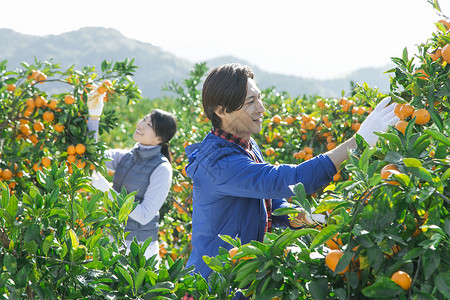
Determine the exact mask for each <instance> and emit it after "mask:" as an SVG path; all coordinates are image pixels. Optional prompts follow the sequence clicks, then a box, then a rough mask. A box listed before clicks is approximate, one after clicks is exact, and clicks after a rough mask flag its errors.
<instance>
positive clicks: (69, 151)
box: [67, 145, 76, 154]
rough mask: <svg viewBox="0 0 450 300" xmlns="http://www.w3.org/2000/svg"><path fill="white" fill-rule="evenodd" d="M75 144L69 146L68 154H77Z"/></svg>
mask: <svg viewBox="0 0 450 300" xmlns="http://www.w3.org/2000/svg"><path fill="white" fill-rule="evenodd" d="M75 153H76V152H75V146H74V145H70V146H69V147H67V154H75Z"/></svg>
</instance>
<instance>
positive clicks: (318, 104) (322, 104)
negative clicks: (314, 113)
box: [317, 100, 325, 108]
mask: <svg viewBox="0 0 450 300" xmlns="http://www.w3.org/2000/svg"><path fill="white" fill-rule="evenodd" d="M317 106H318V107H320V108H324V107H325V103H324V102H323V101H322V100H317Z"/></svg>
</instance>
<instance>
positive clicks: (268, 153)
mask: <svg viewBox="0 0 450 300" xmlns="http://www.w3.org/2000/svg"><path fill="white" fill-rule="evenodd" d="M274 153H275V149H273V147H270V148H267V149H266V155H267V156H271V155H273V154H274Z"/></svg>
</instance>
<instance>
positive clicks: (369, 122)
mask: <svg viewBox="0 0 450 300" xmlns="http://www.w3.org/2000/svg"><path fill="white" fill-rule="evenodd" d="M389 101H391V97H386V98H384V99H383V100H382V101H381V102H380V103H378V105H377V107H375V109H374V110H373V111H372V112H371V113H370V115H369V116H368V117H367V118H366V119H365V120H364V122H362V124H361V127H360V128H359V130H358V132H357V133H358V134H359V135H360V136H362V137H363V138H364V140H365V141H366V142H367V144H369V146H370V147H373V146H375V144H376V143H377V141H378V135H376V134H375V133H374V132H385V131H386V130H388V128H389V125H394V124H395V123H396V122H397V121H398V120H399V118H398V117H397V116H396V115H395V113H394V108H395V103H392V104H391V105H389V106H387V107H386V105H387V104H388V103H389Z"/></svg>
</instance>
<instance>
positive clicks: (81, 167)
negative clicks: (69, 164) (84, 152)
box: [77, 159, 86, 169]
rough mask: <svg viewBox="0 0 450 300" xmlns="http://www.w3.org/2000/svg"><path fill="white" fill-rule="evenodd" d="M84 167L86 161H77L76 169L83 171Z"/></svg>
mask: <svg viewBox="0 0 450 300" xmlns="http://www.w3.org/2000/svg"><path fill="white" fill-rule="evenodd" d="M85 166H86V161H84V160H82V159H79V160H77V168H78V169H83V168H84V167H85Z"/></svg>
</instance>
